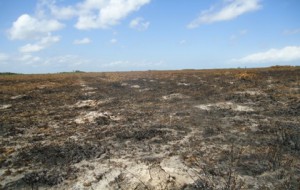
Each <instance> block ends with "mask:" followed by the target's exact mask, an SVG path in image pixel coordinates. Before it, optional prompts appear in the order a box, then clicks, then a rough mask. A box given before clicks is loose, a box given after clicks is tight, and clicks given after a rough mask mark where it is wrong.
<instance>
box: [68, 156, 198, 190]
mask: <svg viewBox="0 0 300 190" xmlns="http://www.w3.org/2000/svg"><path fill="white" fill-rule="evenodd" d="M84 166H89V167H90V168H93V169H92V170H89V169H83V167H84ZM76 167H78V168H81V169H82V170H84V172H83V173H82V175H81V176H79V177H78V178H77V180H76V183H75V184H72V185H71V187H70V188H71V189H83V188H84V187H87V186H89V187H90V188H92V189H151V190H159V189H178V188H180V187H182V186H183V185H184V184H192V183H193V182H194V180H193V179H192V178H193V177H194V178H196V175H195V173H194V172H193V171H192V170H191V169H189V168H188V167H187V166H185V165H184V164H183V163H182V162H181V160H180V158H179V157H178V156H174V157H170V158H166V159H164V160H163V161H162V162H161V163H157V164H152V165H148V164H145V163H143V162H136V161H133V160H128V159H111V160H110V161H109V162H101V163H99V162H97V161H95V162H86V161H82V162H81V163H79V164H76Z"/></svg>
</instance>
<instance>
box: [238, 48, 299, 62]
mask: <svg viewBox="0 0 300 190" xmlns="http://www.w3.org/2000/svg"><path fill="white" fill-rule="evenodd" d="M297 60H300V46H287V47H284V48H282V49H270V50H268V51H265V52H259V53H254V54H251V55H248V56H245V57H242V58H240V59H233V60H232V62H239V63H276V62H278V63H280V62H290V61H297Z"/></svg>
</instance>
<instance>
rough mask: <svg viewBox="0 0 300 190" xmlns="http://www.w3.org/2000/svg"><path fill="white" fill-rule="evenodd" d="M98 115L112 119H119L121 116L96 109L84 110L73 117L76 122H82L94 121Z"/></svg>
mask: <svg viewBox="0 0 300 190" xmlns="http://www.w3.org/2000/svg"><path fill="white" fill-rule="evenodd" d="M99 117H104V118H107V119H110V120H113V121H119V120H121V117H119V116H114V115H113V114H112V113H110V112H98V111H91V112H84V113H82V114H81V115H80V116H78V117H77V118H76V119H75V123H77V124H84V123H95V120H96V119H97V118H99Z"/></svg>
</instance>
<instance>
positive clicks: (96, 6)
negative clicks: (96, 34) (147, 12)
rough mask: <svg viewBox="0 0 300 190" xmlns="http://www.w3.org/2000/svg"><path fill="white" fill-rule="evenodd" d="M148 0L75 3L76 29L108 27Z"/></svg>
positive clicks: (108, 0) (96, 0)
mask: <svg viewBox="0 0 300 190" xmlns="http://www.w3.org/2000/svg"><path fill="white" fill-rule="evenodd" d="M149 2H150V0H85V1H84V2H82V3H80V4H78V5H77V9H78V10H79V15H78V21H77V23H76V25H75V27H76V28H78V29H83V30H85V29H95V28H109V27H111V26H114V25H116V24H118V23H119V22H120V20H122V19H123V18H125V17H126V16H127V15H129V14H130V13H132V12H134V11H138V10H139V9H140V8H141V7H142V6H144V5H146V4H147V3H149Z"/></svg>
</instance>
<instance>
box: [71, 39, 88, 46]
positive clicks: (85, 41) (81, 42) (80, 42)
mask: <svg viewBox="0 0 300 190" xmlns="http://www.w3.org/2000/svg"><path fill="white" fill-rule="evenodd" d="M89 43H91V40H90V39H89V38H83V39H81V40H74V42H73V44H76V45H82V44H89Z"/></svg>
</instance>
